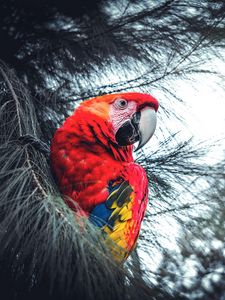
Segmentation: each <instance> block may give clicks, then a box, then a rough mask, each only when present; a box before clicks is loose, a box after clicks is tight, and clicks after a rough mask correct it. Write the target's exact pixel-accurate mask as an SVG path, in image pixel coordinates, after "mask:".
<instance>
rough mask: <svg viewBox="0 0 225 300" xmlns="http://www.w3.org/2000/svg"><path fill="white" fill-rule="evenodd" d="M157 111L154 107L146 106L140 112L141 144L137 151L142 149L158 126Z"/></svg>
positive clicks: (139, 129) (139, 130) (139, 131)
mask: <svg viewBox="0 0 225 300" xmlns="http://www.w3.org/2000/svg"><path fill="white" fill-rule="evenodd" d="M156 121H157V118H156V112H155V110H154V108H151V107H145V108H144V109H142V110H141V112H140V119H139V124H138V134H139V144H138V146H137V148H136V149H135V152H136V151H138V150H139V149H141V148H142V147H143V146H144V145H145V144H146V143H147V142H148V141H149V140H150V138H151V137H152V136H153V134H154V132H155V128H156Z"/></svg>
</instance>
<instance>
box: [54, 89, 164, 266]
mask: <svg viewBox="0 0 225 300" xmlns="http://www.w3.org/2000/svg"><path fill="white" fill-rule="evenodd" d="M158 107H159V104H158V101H157V100H156V99H155V98H154V97H153V96H151V95H150V94H144V93H138V92H127V93H117V94H106V95H101V96H97V97H95V98H92V99H89V100H86V101H83V102H82V103H81V104H80V105H79V106H78V107H77V108H76V109H75V111H74V112H73V114H72V115H71V116H69V117H68V118H67V119H66V120H65V121H64V123H63V124H62V126H61V127H59V128H58V129H57V130H56V132H55V133H54V135H53V138H52V141H51V146H50V161H51V168H52V171H53V173H54V175H55V178H56V181H57V184H58V186H59V190H60V192H61V194H62V195H63V198H64V201H65V202H66V203H67V205H68V206H69V208H70V209H72V210H73V211H74V212H76V211H77V207H78V206H79V207H80V208H81V210H82V212H83V213H82V214H83V216H85V218H87V219H88V221H90V222H91V223H92V224H93V225H94V226H95V227H96V228H98V229H99V230H100V231H101V233H102V235H103V236H104V238H105V240H106V243H107V246H108V247H109V248H110V249H111V250H110V251H111V252H112V256H113V258H114V259H115V261H119V262H124V261H126V259H127V258H128V257H129V255H130V253H131V252H132V251H133V249H134V248H135V246H136V242H137V239H138V236H139V232H140V228H141V223H142V220H143V218H144V214H145V211H146V207H147V203H148V180H147V175H146V172H145V170H144V169H143V168H142V167H141V166H140V165H138V164H137V163H135V161H134V157H133V151H138V150H139V149H141V148H142V147H143V146H144V145H145V144H146V143H147V142H148V141H149V140H150V138H151V137H152V135H153V134H154V132H155V129H156V121H157V117H156V113H157V111H158ZM135 147H136V148H135Z"/></svg>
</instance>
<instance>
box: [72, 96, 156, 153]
mask: <svg viewBox="0 0 225 300" xmlns="http://www.w3.org/2000/svg"><path fill="white" fill-rule="evenodd" d="M158 106H159V105H158V101H157V100H156V99H155V98H153V97H152V96H151V95H148V94H142V93H120V94H109V95H103V96H99V97H96V98H93V99H90V100H87V101H84V102H83V103H82V104H81V105H80V107H79V108H78V109H77V110H78V111H80V113H81V114H83V116H85V122H87V123H89V125H90V126H92V128H96V126H98V127H99V131H98V132H101V131H102V132H104V137H105V138H106V139H108V140H110V141H111V142H113V143H115V144H117V145H118V146H129V145H133V144H134V143H136V142H139V144H138V146H137V148H136V149H135V151H137V150H139V149H140V148H142V147H143V146H144V145H145V144H146V143H147V142H148V141H149V139H150V138H151V137H152V135H153V133H154V131H155V128H156V112H157V110H158ZM77 110H76V111H77ZM93 120H94V122H95V126H93V124H92V125H91V123H92V121H93Z"/></svg>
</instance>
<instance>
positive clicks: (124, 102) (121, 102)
mask: <svg viewBox="0 0 225 300" xmlns="http://www.w3.org/2000/svg"><path fill="white" fill-rule="evenodd" d="M114 104H115V106H116V107H117V108H119V109H125V108H126V107H127V105H128V102H127V100H125V99H116V101H115V102H114Z"/></svg>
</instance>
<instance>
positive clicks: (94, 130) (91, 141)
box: [65, 113, 134, 163]
mask: <svg viewBox="0 0 225 300" xmlns="http://www.w3.org/2000/svg"><path fill="white" fill-rule="evenodd" d="M86 118H87V116H86ZM69 119H71V121H72V122H69V123H67V122H68V121H69ZM87 119H88V118H87ZM68 121H67V122H66V123H65V126H66V127H67V128H69V127H70V125H72V128H70V129H69V130H71V131H72V132H73V134H74V133H75V135H76V145H77V146H78V147H79V149H80V151H81V152H83V151H84V152H86V153H87V152H92V153H96V154H97V153H99V155H104V156H105V155H106V156H110V159H114V160H116V161H120V162H128V163H129V162H133V161H134V159H133V155H132V150H133V145H129V146H122V147H121V146H119V145H118V144H117V143H116V141H115V137H114V136H113V134H112V128H110V126H109V125H108V123H106V122H105V121H103V120H101V119H99V120H97V122H96V120H93V118H91V117H90V119H89V120H88V122H84V118H83V116H82V114H79V113H75V114H74V115H73V116H72V117H71V118H68ZM68 125H69V126H68ZM75 127H76V128H75ZM74 145H75V143H74Z"/></svg>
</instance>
